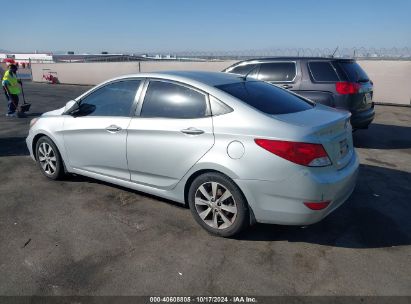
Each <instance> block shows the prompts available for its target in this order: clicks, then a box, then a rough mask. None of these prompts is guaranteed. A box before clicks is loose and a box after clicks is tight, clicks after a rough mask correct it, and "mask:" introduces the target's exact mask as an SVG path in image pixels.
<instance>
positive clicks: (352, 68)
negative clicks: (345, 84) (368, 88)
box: [338, 61, 370, 82]
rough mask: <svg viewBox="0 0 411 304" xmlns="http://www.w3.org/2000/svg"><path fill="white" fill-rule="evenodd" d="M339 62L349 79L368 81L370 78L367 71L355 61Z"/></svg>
mask: <svg viewBox="0 0 411 304" xmlns="http://www.w3.org/2000/svg"><path fill="white" fill-rule="evenodd" d="M338 64H339V65H340V67H341V68H342V69H343V70H344V72H345V73H346V74H347V77H348V80H349V81H354V82H367V81H369V80H370V79H369V78H368V75H367V73H365V72H364V70H363V69H362V68H361V67H360V65H359V64H358V63H356V62H355V61H340V62H338Z"/></svg>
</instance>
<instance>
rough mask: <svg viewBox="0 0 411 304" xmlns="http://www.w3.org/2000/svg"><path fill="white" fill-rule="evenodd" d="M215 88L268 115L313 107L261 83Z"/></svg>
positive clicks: (283, 91) (250, 82) (277, 88)
mask: <svg viewBox="0 0 411 304" xmlns="http://www.w3.org/2000/svg"><path fill="white" fill-rule="evenodd" d="M216 87H217V88H218V89H220V90H222V91H224V92H226V93H228V94H230V95H231V96H234V97H236V98H238V99H240V100H241V101H243V102H245V103H247V104H249V105H250V106H252V107H254V108H256V109H257V110H259V111H261V112H264V113H266V114H270V115H276V114H288V113H295V112H301V111H305V110H309V109H312V108H313V107H314V104H311V103H309V102H308V101H306V100H304V99H302V98H300V97H298V96H296V95H294V94H292V93H290V92H288V91H286V90H284V89H281V88H279V87H276V86H275V85H272V84H269V83H266V82H263V81H244V82H236V83H231V84H225V85H219V86H216Z"/></svg>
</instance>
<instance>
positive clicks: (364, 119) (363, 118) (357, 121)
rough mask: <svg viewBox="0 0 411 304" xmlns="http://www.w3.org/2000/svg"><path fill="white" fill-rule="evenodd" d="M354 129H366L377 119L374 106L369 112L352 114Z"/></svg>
mask: <svg viewBox="0 0 411 304" xmlns="http://www.w3.org/2000/svg"><path fill="white" fill-rule="evenodd" d="M351 114H352V115H351V125H352V127H353V129H366V128H368V126H369V124H370V123H371V122H372V121H373V119H374V117H375V111H374V104H373V105H372V106H371V108H369V109H368V110H365V111H361V112H352V113H351Z"/></svg>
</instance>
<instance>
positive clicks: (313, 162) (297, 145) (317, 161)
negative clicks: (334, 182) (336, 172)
mask: <svg viewBox="0 0 411 304" xmlns="http://www.w3.org/2000/svg"><path fill="white" fill-rule="evenodd" d="M254 141H255V143H256V144H257V145H259V146H260V147H262V148H264V149H265V150H267V151H269V152H271V153H273V154H275V155H277V156H280V157H282V158H285V159H286V160H289V161H291V162H293V163H296V164H299V165H303V166H309V167H324V166H329V165H331V160H330V158H329V157H328V154H327V152H326V151H325V149H324V147H323V146H322V145H321V144H310V143H301V142H292V141H282V140H269V139H255V140H254Z"/></svg>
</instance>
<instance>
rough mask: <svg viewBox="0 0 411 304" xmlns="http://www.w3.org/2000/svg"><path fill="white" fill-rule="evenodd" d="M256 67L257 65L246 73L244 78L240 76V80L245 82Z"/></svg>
mask: <svg viewBox="0 0 411 304" xmlns="http://www.w3.org/2000/svg"><path fill="white" fill-rule="evenodd" d="M256 67H258V64H256V65H255V67H253V68H252V69H251V70H250V71H248V72H247V74H245V75H244V76H241V78H242V79H243V80H244V81H247V77H248V75H250V74H251V72H252V71H254V70H255V68H256Z"/></svg>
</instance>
